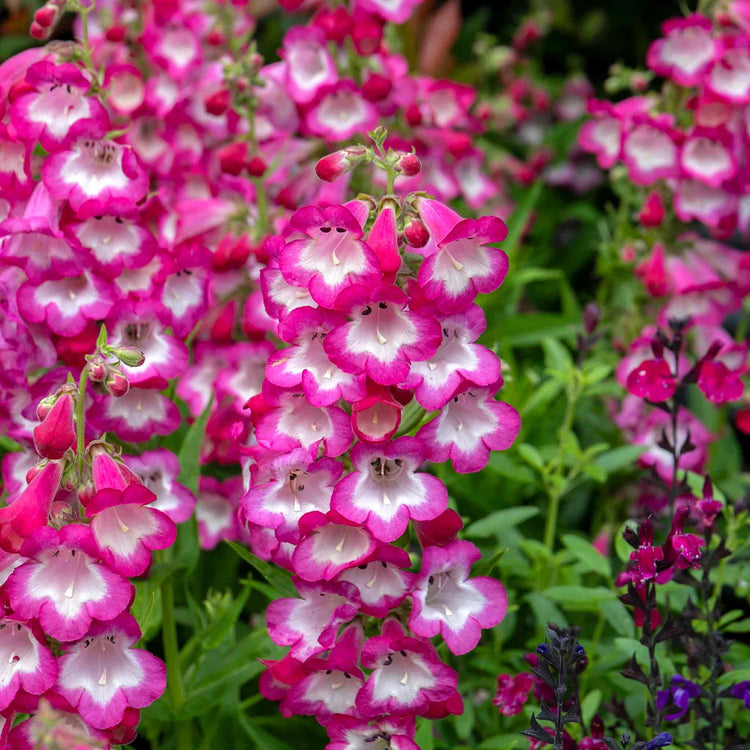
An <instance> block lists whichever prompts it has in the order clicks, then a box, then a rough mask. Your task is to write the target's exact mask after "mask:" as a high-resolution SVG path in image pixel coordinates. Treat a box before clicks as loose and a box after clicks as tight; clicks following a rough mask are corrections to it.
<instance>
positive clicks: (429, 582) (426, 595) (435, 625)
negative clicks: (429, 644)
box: [409, 540, 508, 654]
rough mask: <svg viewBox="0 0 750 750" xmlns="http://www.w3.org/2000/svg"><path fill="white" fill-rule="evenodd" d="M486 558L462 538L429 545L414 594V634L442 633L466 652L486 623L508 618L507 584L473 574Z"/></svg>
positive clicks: (456, 650)
mask: <svg viewBox="0 0 750 750" xmlns="http://www.w3.org/2000/svg"><path fill="white" fill-rule="evenodd" d="M480 558H481V552H480V551H479V549H478V548H477V547H475V546H474V545H473V544H471V542H465V541H462V540H456V541H454V542H451V543H450V544H448V545H446V546H445V547H427V549H425V551H424V554H423V556H422V567H421V569H420V571H419V574H418V576H417V580H416V582H415V584H414V589H413V590H412V593H411V595H410V596H411V600H412V611H411V615H410V617H409V627H410V628H411V630H412V631H413V632H414V633H416V634H417V635H421V636H424V637H426V638H431V637H432V636H435V635H438V634H440V635H442V636H443V640H444V641H445V643H446V645H447V646H448V648H449V649H450V650H451V651H452V652H453V653H454V654H466V653H468V652H469V651H471V650H472V649H474V648H475V647H476V645H477V644H478V643H479V638H480V636H481V632H482V629H483V628H491V627H494V626H495V625H497V624H498V623H500V622H502V620H503V618H504V617H505V614H506V612H507V610H508V597H507V595H506V593H505V587H504V586H503V585H502V584H501V583H500V582H499V581H496V580H495V579H494V578H487V577H479V578H469V572H470V570H471V566H472V565H473V564H474V563H475V562H477V560H479V559H480Z"/></svg>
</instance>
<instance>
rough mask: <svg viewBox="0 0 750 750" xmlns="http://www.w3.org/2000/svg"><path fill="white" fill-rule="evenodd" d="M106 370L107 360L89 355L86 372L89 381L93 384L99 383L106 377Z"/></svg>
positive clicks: (96, 355) (98, 355)
mask: <svg viewBox="0 0 750 750" xmlns="http://www.w3.org/2000/svg"><path fill="white" fill-rule="evenodd" d="M108 369H109V368H108V365H107V360H106V359H104V357H102V356H101V355H100V354H91V355H89V356H88V357H87V362H86V370H87V371H88V374H89V379H90V380H93V381H94V382H95V383H101V382H102V380H104V379H105V378H106V377H107V370H108Z"/></svg>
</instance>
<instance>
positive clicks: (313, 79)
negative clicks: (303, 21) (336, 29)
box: [281, 26, 338, 104]
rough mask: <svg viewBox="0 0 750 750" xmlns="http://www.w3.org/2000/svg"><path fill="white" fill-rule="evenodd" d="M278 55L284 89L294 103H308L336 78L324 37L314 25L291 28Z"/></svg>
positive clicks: (336, 73) (334, 66) (336, 74)
mask: <svg viewBox="0 0 750 750" xmlns="http://www.w3.org/2000/svg"><path fill="white" fill-rule="evenodd" d="M281 56H282V58H283V59H284V62H285V63H286V91H287V92H288V93H289V96H291V98H292V99H293V100H294V101H295V102H297V103H298V104H307V103H309V102H311V101H312V100H313V99H315V97H316V96H317V94H318V91H320V89H321V88H322V87H323V86H329V85H332V84H335V83H336V81H337V80H338V71H337V70H336V65H335V64H334V62H333V59H332V58H331V56H330V55H329V54H328V50H327V49H326V39H325V36H324V34H323V32H322V31H321V30H320V29H318V28H316V27H315V26H307V27H303V26H296V27H293V28H291V29H290V30H289V31H288V32H287V33H286V34H285V35H284V46H283V49H282V53H281Z"/></svg>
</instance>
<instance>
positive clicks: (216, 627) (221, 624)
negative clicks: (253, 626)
mask: <svg viewBox="0 0 750 750" xmlns="http://www.w3.org/2000/svg"><path fill="white" fill-rule="evenodd" d="M252 583H253V581H252V579H251V578H248V579H247V580H246V581H245V586H244V588H243V589H242V593H241V594H240V595H239V596H238V597H237V598H236V599H235V600H234V601H233V602H232V604H231V606H230V607H229V608H228V609H227V611H226V612H225V613H224V614H223V615H222V616H221V617H220V618H219V619H218V620H215V621H214V622H212V623H211V624H210V625H209V626H208V627H207V628H206V629H205V630H204V631H203V633H202V634H201V640H202V642H203V646H204V648H206V649H212V648H217V647H218V646H219V645H220V644H221V643H222V641H224V639H225V638H226V637H227V635H228V634H229V633H230V632H231V631H232V630H233V629H234V626H235V624H236V623H237V620H238V619H239V617H240V615H241V614H242V610H243V609H244V608H245V604H247V600H248V599H249V598H250V592H251V591H252Z"/></svg>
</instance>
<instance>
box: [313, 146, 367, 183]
mask: <svg viewBox="0 0 750 750" xmlns="http://www.w3.org/2000/svg"><path fill="white" fill-rule="evenodd" d="M366 155H367V149H366V148H365V147H364V146H349V147H348V148H342V149H341V150H340V151H334V153H332V154H328V156H324V157H323V158H322V159H321V160H320V161H319V162H318V163H317V164H316V165H315V174H317V175H318V177H320V179H321V180H324V181H325V182H333V181H334V180H337V179H338V178H339V177H341V175H342V174H345V173H346V172H349V171H350V170H352V169H353V168H354V167H355V166H357V164H359V163H360V162H361V161H363V160H364V158H365V157H366Z"/></svg>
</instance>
